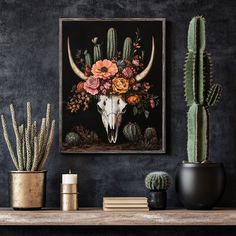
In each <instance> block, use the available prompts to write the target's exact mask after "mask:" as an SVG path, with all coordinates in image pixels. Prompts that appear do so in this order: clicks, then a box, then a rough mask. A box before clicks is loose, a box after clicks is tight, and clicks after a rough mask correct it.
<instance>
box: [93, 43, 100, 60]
mask: <svg viewBox="0 0 236 236" xmlns="http://www.w3.org/2000/svg"><path fill="white" fill-rule="evenodd" d="M93 59H94V63H95V62H96V61H99V60H101V59H102V49H101V44H95V45H94V48H93Z"/></svg>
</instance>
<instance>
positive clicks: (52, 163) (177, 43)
mask: <svg viewBox="0 0 236 236" xmlns="http://www.w3.org/2000/svg"><path fill="white" fill-rule="evenodd" d="M197 14H201V15H203V16H205V17H206V19H207V47H208V51H209V52H211V53H212V56H213V61H214V78H215V81H216V82H219V83H221V84H222V85H223V90H224V91H223V92H224V94H223V99H222V101H221V102H220V104H219V105H218V107H217V108H213V109H212V112H211V140H210V145H211V146H210V150H211V158H212V160H214V161H219V162H224V164H225V168H226V174H227V179H228V182H227V187H226V192H225V195H224V197H223V199H222V201H221V202H220V205H224V206H236V159H235V153H236V114H235V108H236V99H235V93H236V79H235V74H236V65H235V63H236V47H235V42H236V28H235V27H236V1H235V0H226V1H221V0H201V1H197V0H188V1H186V0H175V1H173V0H166V1H158V0H156V1H154V0H150V1H147V0H146V1H145V0H143V1H138V0H126V1H108V0H107V1H106V0H103V1H98V0H97V1H96V0H80V1H78V0H68V1H66V0H39V1H35V0H28V1H27V0H1V1H0V112H1V113H5V114H8V116H9V110H8V104H9V103H10V102H13V103H14V104H15V105H16V107H17V108H18V110H19V112H18V115H19V116H18V118H19V119H22V117H23V111H22V108H23V106H24V105H25V103H26V101H31V102H32V104H33V108H34V117H35V118H37V117H38V118H39V117H42V115H43V114H44V112H45V106H46V103H48V102H49V103H52V104H53V109H54V111H53V115H54V117H56V119H57V121H58V115H59V111H58V85H59V79H58V18H59V17H166V18H167V21H168V24H167V27H168V29H167V109H168V113H167V118H168V119H167V136H168V139H167V148H168V153H167V154H166V155H89V156H88V155H61V154H60V153H59V152H58V132H56V139H55V143H54V145H53V148H52V152H51V157H50V159H49V161H48V163H47V170H48V186H47V189H48V191H47V205H48V206H56V207H58V206H59V184H60V179H61V173H64V172H66V171H67V170H68V169H69V168H73V169H74V170H76V171H78V173H79V176H80V177H79V182H80V186H79V191H80V193H81V196H80V206H101V205H102V197H103V196H105V195H107V196H108V195H132V196H134V195H144V194H145V191H146V190H145V187H144V177H145V175H146V174H147V173H148V172H150V171H153V170H166V171H168V172H170V173H171V175H172V176H173V177H174V173H175V168H176V165H177V163H178V162H180V161H182V160H183V159H186V115H185V112H186V106H185V102H184V99H183V86H182V78H183V70H182V67H183V61H184V56H185V52H186V32H187V27H188V22H189V20H190V19H191V17H192V16H194V15H197ZM12 169H13V165H12V163H11V160H10V157H9V154H8V151H7V149H6V146H5V143H4V141H3V136H2V132H1V133H0V175H1V178H0V206H8V190H7V187H8V184H7V178H8V177H7V172H8V171H9V170H12ZM168 194H169V197H168V204H169V206H179V202H178V200H177V196H176V194H175V191H174V186H173V185H172V187H171V189H170V191H169V192H168Z"/></svg>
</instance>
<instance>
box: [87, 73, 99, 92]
mask: <svg viewBox="0 0 236 236" xmlns="http://www.w3.org/2000/svg"><path fill="white" fill-rule="evenodd" d="M99 85H100V81H99V79H98V78H95V77H93V76H90V77H89V78H88V79H87V80H86V82H85V83H84V89H85V91H86V92H88V93H90V94H92V95H96V94H97V93H98V87H99Z"/></svg>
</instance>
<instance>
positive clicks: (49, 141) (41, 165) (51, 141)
mask: <svg viewBox="0 0 236 236" xmlns="http://www.w3.org/2000/svg"><path fill="white" fill-rule="evenodd" d="M55 127H56V121H55V120H53V121H52V124H51V129H50V134H49V137H48V142H47V146H46V149H45V152H44V156H43V158H42V159H41V161H40V163H39V166H38V170H41V169H42V168H43V166H44V164H45V162H46V161H47V159H48V155H49V151H50V148H51V146H52V143H53V137H54V132H55Z"/></svg>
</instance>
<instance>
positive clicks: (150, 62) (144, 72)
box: [135, 36, 155, 81]
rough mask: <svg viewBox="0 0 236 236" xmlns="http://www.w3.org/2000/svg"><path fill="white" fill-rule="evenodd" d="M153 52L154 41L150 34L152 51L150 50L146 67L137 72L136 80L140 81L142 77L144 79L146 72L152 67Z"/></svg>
mask: <svg viewBox="0 0 236 236" xmlns="http://www.w3.org/2000/svg"><path fill="white" fill-rule="evenodd" d="M154 53H155V42H154V37H153V36H152V52H151V57H150V60H149V62H148V65H147V67H146V68H145V69H144V70H143V71H142V72H141V73H139V74H137V75H136V76H135V79H136V81H141V80H142V79H144V78H145V77H146V76H147V74H148V72H149V71H150V69H151V67H152V63H153V59H154Z"/></svg>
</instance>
